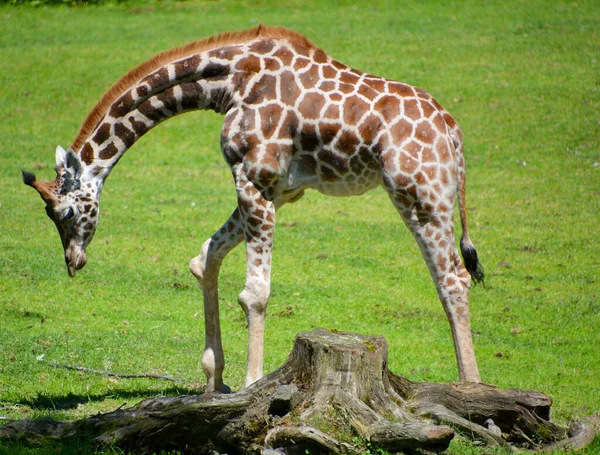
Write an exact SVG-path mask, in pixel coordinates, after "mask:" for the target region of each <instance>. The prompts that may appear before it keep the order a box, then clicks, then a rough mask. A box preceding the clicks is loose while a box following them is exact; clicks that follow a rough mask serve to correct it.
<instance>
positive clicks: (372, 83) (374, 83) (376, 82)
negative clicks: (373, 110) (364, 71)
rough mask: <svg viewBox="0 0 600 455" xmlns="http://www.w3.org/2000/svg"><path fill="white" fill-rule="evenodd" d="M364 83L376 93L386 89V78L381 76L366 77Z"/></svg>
mask: <svg viewBox="0 0 600 455" xmlns="http://www.w3.org/2000/svg"><path fill="white" fill-rule="evenodd" d="M364 83H365V84H367V85H368V86H369V87H371V88H372V89H373V90H374V91H375V92H376V93H382V92H383V91H384V90H385V80H383V79H381V78H376V79H366V80H365V82H364Z"/></svg>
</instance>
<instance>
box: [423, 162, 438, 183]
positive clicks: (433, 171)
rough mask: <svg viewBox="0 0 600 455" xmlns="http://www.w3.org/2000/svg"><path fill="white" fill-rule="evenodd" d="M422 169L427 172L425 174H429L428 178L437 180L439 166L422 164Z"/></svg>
mask: <svg viewBox="0 0 600 455" xmlns="http://www.w3.org/2000/svg"><path fill="white" fill-rule="evenodd" d="M421 169H422V170H423V172H424V173H425V175H427V178H428V179H429V180H430V181H432V180H436V179H437V171H438V166H437V165H434V166H432V165H425V166H422V167H421Z"/></svg>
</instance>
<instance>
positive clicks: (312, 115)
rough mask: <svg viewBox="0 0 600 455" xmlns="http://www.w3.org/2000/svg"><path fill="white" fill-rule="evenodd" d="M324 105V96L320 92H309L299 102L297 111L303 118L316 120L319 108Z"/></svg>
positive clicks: (319, 111) (318, 115)
mask: <svg viewBox="0 0 600 455" xmlns="http://www.w3.org/2000/svg"><path fill="white" fill-rule="evenodd" d="M324 105H325V97H324V96H323V95H322V94H320V93H315V92H309V93H307V94H306V95H305V96H304V98H303V99H302V101H301V102H300V105H299V106H298V111H299V112H300V115H301V116H302V117H303V118H305V119H312V120H317V119H319V117H320V113H321V109H322V108H323V106H324Z"/></svg>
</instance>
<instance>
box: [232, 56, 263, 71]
mask: <svg viewBox="0 0 600 455" xmlns="http://www.w3.org/2000/svg"><path fill="white" fill-rule="evenodd" d="M235 69H236V70H238V71H243V72H244V73H258V72H259V71H260V70H261V68H260V58H259V57H257V56H256V55H249V56H248V57H246V58H243V59H241V60H240V61H239V62H237V64H236V65H235Z"/></svg>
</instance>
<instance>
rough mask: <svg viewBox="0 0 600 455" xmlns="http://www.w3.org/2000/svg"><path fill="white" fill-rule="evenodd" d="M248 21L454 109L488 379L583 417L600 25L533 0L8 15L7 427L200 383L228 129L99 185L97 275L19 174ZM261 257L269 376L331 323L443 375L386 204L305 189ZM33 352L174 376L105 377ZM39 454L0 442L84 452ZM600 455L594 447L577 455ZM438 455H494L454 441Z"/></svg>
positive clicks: (201, 5)
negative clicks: (198, 275)
mask: <svg viewBox="0 0 600 455" xmlns="http://www.w3.org/2000/svg"><path fill="white" fill-rule="evenodd" d="M258 22H263V23H266V24H273V25H275V24H278V25H285V26H288V27H291V28H294V29H296V30H298V31H300V32H302V33H304V34H306V35H307V36H308V37H309V38H310V39H311V40H313V41H314V42H315V43H316V44H317V45H319V46H320V47H322V48H323V49H324V50H325V51H326V52H328V53H329V54H330V55H332V56H334V57H335V58H337V59H338V60H341V61H343V62H344V63H347V64H349V65H351V66H353V67H355V68H357V69H360V70H363V71H368V72H371V73H375V74H379V75H383V76H386V77H389V78H393V79H397V80H402V81H404V82H408V83H411V84H413V85H417V86H420V87H423V88H425V89H426V90H428V91H429V92H430V93H432V94H433V95H434V96H435V97H436V98H437V99H438V101H440V102H441V103H442V105H444V106H445V107H447V108H448V109H449V110H450V111H451V112H452V113H453V114H454V115H455V116H456V117H457V119H458V120H459V122H460V124H461V126H462V128H463V131H464V133H465V136H466V155H467V178H468V192H467V199H468V207H469V215H470V226H471V231H470V233H471V237H472V239H473V240H474V242H475V244H476V246H477V248H478V252H479V255H480V257H481V259H482V262H483V264H484V266H485V268H486V272H487V277H488V278H487V285H486V286H484V287H483V286H480V287H477V288H475V289H474V290H473V292H472V293H471V303H472V315H473V316H472V325H473V330H474V333H475V347H476V351H477V355H478V360H479V367H480V370H481V374H482V377H483V379H484V381H486V382H489V383H493V384H496V385H498V386H500V387H518V388H525V389H535V390H540V391H543V392H545V393H547V394H550V395H551V396H552V397H553V399H554V406H553V409H554V411H553V418H554V419H555V420H556V421H558V422H563V423H564V422H566V421H567V420H568V419H572V418H583V417H587V416H591V415H596V416H598V411H599V410H600V385H599V381H598V379H599V378H600V356H599V355H598V346H599V345H600V240H599V233H600V229H599V225H600V166H599V164H598V163H600V76H599V74H600V72H599V68H600V33H599V31H598V30H600V13H599V10H598V7H597V3H596V2H594V1H589V2H587V1H578V2H577V3H573V2H570V1H569V2H559V1H551V2H548V1H542V0H538V1H536V0H532V1H523V2H519V1H505V2H496V1H490V2H479V1H466V2H456V3H452V2H451V3H441V2H418V1H414V2H412V1H411V2H384V1H380V2H357V3H356V4H354V2H349V1H338V2H317V1H312V0H310V1H290V2H287V3H282V2H275V1H259V2H254V1H253V2H244V1H239V2H219V1H210V2H209V1H192V2H184V3H169V2H167V3H158V2H157V3H149V4H148V5H144V4H143V3H141V2H137V3H131V4H127V3H126V4H125V5H119V6H114V5H110V4H109V5H107V6H103V7H86V8H66V7H59V8H24V7H0V29H1V30H2V33H1V34H0V56H1V57H2V58H1V59H0V87H1V89H0V101H1V104H2V106H3V113H4V118H3V121H2V122H1V123H0V157H1V158H0V159H1V164H2V166H0V188H1V189H2V191H1V193H0V415H1V416H5V417H7V418H33V417H43V416H52V417H54V418H68V419H71V418H78V417H82V416H85V415H89V414H93V413H96V412H98V411H106V410H110V409H114V408H116V407H118V406H120V405H122V404H123V403H128V404H132V403H135V402H137V401H139V400H141V399H143V398H145V397H148V396H153V395H158V394H180V393H193V392H195V391H197V390H198V388H199V387H200V385H201V384H202V381H203V380H204V378H203V374H202V370H201V366H200V356H201V353H202V348H203V343H204V336H203V315H202V301H201V294H200V292H199V291H198V289H197V287H196V283H195V280H194V278H193V277H192V276H191V275H190V274H189V272H188V270H187V263H188V261H189V260H190V259H191V258H192V257H194V256H195V255H197V254H198V251H199V249H200V247H201V245H202V243H203V242H204V240H205V239H206V238H207V237H208V236H210V235H211V234H212V233H213V232H214V231H215V230H216V229H217V228H219V227H220V226H221V223H222V222H223V221H224V220H225V219H226V218H227V217H228V215H229V214H230V212H231V211H232V210H233V208H234V203H235V192H234V188H233V186H232V184H231V177H230V173H229V170H228V169H227V168H226V166H225V165H224V164H223V161H222V158H221V156H220V152H219V129H220V125H221V122H222V118H221V117H220V116H218V115H216V114H214V113H207V112H202V113H192V114H186V115H184V116H181V117H179V118H176V119H174V120H171V121H169V122H168V123H166V124H164V125H161V126H160V127H158V128H157V129H155V130H153V131H152V132H150V133H149V134H148V135H146V136H145V137H144V138H142V140H141V141H139V143H137V144H136V145H135V147H134V148H133V149H132V150H131V151H129V152H128V153H127V155H126V156H125V157H124V159H123V160H122V161H121V163H120V164H119V166H118V167H117V168H116V169H115V170H114V172H113V175H112V176H111V178H110V179H109V180H108V182H107V185H106V187H105V190H104V191H103V195H102V215H101V221H100V225H99V229H98V232H97V234H96V237H95V239H94V241H93V242H92V244H91V245H90V247H89V248H88V257H89V264H88V265H87V267H86V268H85V269H84V270H82V271H81V272H80V273H79V274H78V275H77V277H76V278H75V279H69V277H68V276H67V273H66V270H65V266H64V262H63V259H62V248H61V246H60V242H59V239H58V235H57V234H56V232H55V229H54V227H53V226H52V223H51V222H50V221H49V220H48V219H47V217H46V216H45V214H44V211H43V204H42V202H41V201H40V200H39V198H38V196H37V195H36V194H35V192H34V191H33V190H31V189H30V188H27V187H26V186H25V185H23V184H22V182H21V180H20V170H21V169H22V168H24V169H28V170H33V171H35V172H36V173H37V175H38V177H39V178H43V179H46V180H48V179H51V178H53V176H54V172H53V170H52V168H53V166H54V148H55V147H56V145H57V144H61V145H63V146H65V147H66V146H68V145H70V143H71V141H72V140H73V138H74V136H75V134H76V132H77V130H78V128H79V125H80V124H81V122H82V121H83V118H84V117H85V115H86V114H87V112H88V110H89V109H90V108H91V107H92V106H93V105H94V104H95V102H96V101H97V99H98V98H99V97H100V96H101V95H102V93H103V92H104V91H105V90H106V89H107V88H108V87H109V86H110V85H111V84H112V83H113V82H114V81H115V80H116V79H118V78H119V77H120V76H121V75H122V74H123V73H124V72H125V71H127V70H128V69H129V68H130V67H132V66H133V65H135V64H137V63H139V62H141V61H143V60H144V59H146V58H148V57H150V56H152V55H153V54H154V53H156V52H158V51H161V50H164V49H167V48H170V47H173V46H176V45H180V44H183V43H185V42H188V41H191V40H194V39H198V38H201V37H205V36H208V35H211V34H215V33H218V32H221V31H225V30H233V29H242V28H248V27H250V26H254V25H256V24H257V23H258ZM275 242H276V246H275V253H274V271H273V279H272V281H273V288H272V298H271V301H270V304H269V315H268V319H267V333H266V346H267V350H266V365H265V367H266V370H267V371H272V370H273V369H275V368H276V367H277V366H279V365H281V364H282V363H283V361H284V360H285V358H286V356H287V354H288V353H289V351H290V348H291V346H292V343H293V339H294V336H295V334H296V333H297V332H299V331H306V330H311V329H313V328H316V327H326V328H335V329H338V330H343V331H354V332H360V333H365V334H373V335H384V336H385V337H386V338H387V340H388V343H389V346H390V354H389V356H390V362H389V365H390V368H391V370H392V371H394V372H396V373H398V374H402V375H405V376H407V377H409V378H411V379H413V380H419V381H452V380H455V379H456V364H455V360H454V354H453V348H452V341H451V337H450V333H449V329H448V323H447V321H446V318H445V316H444V312H443V310H442V308H441V305H440V304H439V302H438V300H437V297H436V294H435V289H434V287H433V284H432V283H431V280H430V278H429V274H428V273H427V270H426V268H425V265H424V263H423V260H422V259H421V256H420V253H419V252H418V249H417V247H416V245H415V242H414V240H413V239H412V237H411V236H410V234H409V233H408V231H407V230H406V229H405V227H404V226H403V225H402V224H401V222H400V220H399V217H398V216H397V215H396V213H395V212H394V210H393V208H392V207H391V204H390V203H389V202H388V200H387V197H386V196H385V195H384V194H383V191H381V190H375V191H373V192H370V193H368V194H367V195H365V196H363V197H361V198H348V199H334V198H327V197H324V196H321V195H319V194H316V193H311V194H308V195H307V196H306V197H305V198H304V199H302V200H301V201H300V202H298V203H297V204H294V205H290V206H286V207H285V208H284V209H282V210H281V211H280V212H279V213H278V229H277V232H276V240H275ZM244 267H245V266H244V252H243V249H242V248H240V249H238V250H235V251H234V252H233V253H232V254H231V256H230V257H228V259H227V260H226V261H225V264H224V266H223V269H222V275H221V283H220V290H221V299H222V302H221V310H222V317H221V319H222V326H223V334H224V344H225V350H226V360H227V367H226V378H227V381H228V383H229V384H230V385H231V386H232V387H233V388H235V389H237V388H239V387H240V385H241V383H242V381H243V375H244V365H245V356H246V353H245V343H246V331H245V320H244V317H243V313H242V311H241V310H240V309H239V308H238V306H237V294H238V293H239V292H240V291H241V289H242V288H243V279H244ZM41 356H43V360H38V358H42V357H41ZM48 361H50V362H58V363H63V364H72V365H83V366H86V367H89V368H96V369H100V370H110V371H114V372H123V373H141V372H152V373H158V374H163V375H173V376H178V377H181V378H182V379H184V382H183V383H180V384H177V385H173V383H161V382H157V381H152V380H149V379H139V380H124V379H119V380H116V381H115V380H112V381H111V380H109V379H108V378H106V377H103V376H97V375H93V374H86V373H77V372H73V371H70V370H65V369H61V368H53V367H51V366H49V364H48ZM40 450H42V449H27V448H22V447H19V446H11V447H9V448H6V449H3V448H2V447H0V453H21V454H26V453H27V454H29V453H31V454H38V453H77V450H76V449H74V448H72V447H68V448H60V447H57V448H46V449H45V450H46V451H43V450H42V451H41V452H40ZM594 450H596V452H594ZM69 451H71V452H69ZM598 452H600V445H599V443H598V440H597V441H596V444H595V445H594V447H592V448H591V449H589V450H588V451H586V452H585V453H586V454H592V453H598ZM452 453H460V454H463V455H464V454H477V455H480V454H489V453H501V452H498V451H485V450H483V449H479V448H474V447H471V446H470V445H467V444H464V443H456V444H453V446H452Z"/></svg>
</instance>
